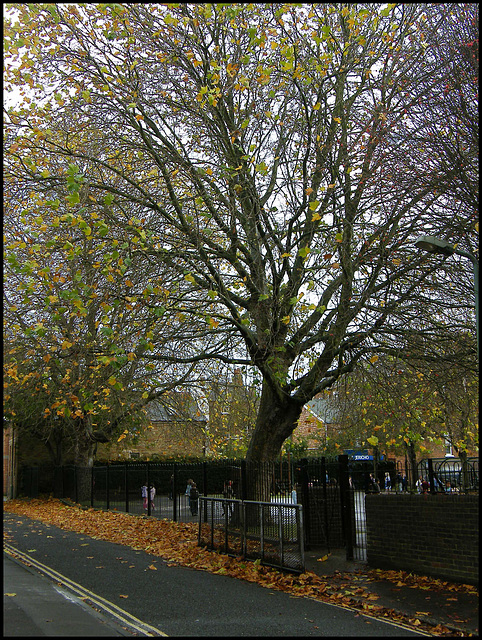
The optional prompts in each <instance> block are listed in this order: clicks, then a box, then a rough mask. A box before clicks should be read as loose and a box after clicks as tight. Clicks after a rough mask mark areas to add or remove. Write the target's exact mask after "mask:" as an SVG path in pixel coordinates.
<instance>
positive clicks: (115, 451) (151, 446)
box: [96, 422, 204, 461]
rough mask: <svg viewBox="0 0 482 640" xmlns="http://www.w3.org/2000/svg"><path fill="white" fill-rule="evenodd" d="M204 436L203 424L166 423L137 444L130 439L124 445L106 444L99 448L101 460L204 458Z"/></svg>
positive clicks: (116, 443) (143, 436)
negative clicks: (138, 457)
mask: <svg viewBox="0 0 482 640" xmlns="http://www.w3.org/2000/svg"><path fill="white" fill-rule="evenodd" d="M203 445H204V434H203V432H202V427H201V425H199V424H192V423H173V422H162V423H153V425H152V429H150V428H148V429H146V431H145V432H144V433H143V434H142V437H141V438H139V441H138V442H137V443H135V442H132V441H129V440H128V439H127V438H125V439H124V440H121V441H120V442H115V441H114V442H112V443H107V444H102V445H99V446H98V447H97V456H96V459H97V460H112V461H114V460H128V459H129V458H130V457H131V456H130V454H131V453H134V454H136V453H138V454H139V456H140V457H141V458H146V457H147V458H149V457H151V456H153V455H158V456H160V457H171V456H185V457H191V456H192V457H200V456H202V455H203V454H204V450H203Z"/></svg>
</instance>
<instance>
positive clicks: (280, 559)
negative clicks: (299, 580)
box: [198, 497, 305, 573]
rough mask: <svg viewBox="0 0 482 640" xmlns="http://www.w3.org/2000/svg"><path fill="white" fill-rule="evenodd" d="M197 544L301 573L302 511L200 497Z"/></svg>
mask: <svg viewBox="0 0 482 640" xmlns="http://www.w3.org/2000/svg"><path fill="white" fill-rule="evenodd" d="M199 503H200V510H199V533H198V544H199V545H200V546H204V547H206V548H207V549H210V550H212V551H218V552H221V553H225V554H227V555H232V556H243V557H244V558H246V559H248V560H255V561H256V560H259V561H260V563H261V564H265V565H268V566H273V567H276V568H281V569H288V570H290V571H295V572H299V573H303V571H304V567H305V559H304V532H303V507H302V506H301V505H300V504H293V503H290V502H287V501H286V502H262V501H254V500H236V499H226V498H207V497H200V499H199Z"/></svg>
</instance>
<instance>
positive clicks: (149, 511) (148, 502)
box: [146, 460, 151, 516]
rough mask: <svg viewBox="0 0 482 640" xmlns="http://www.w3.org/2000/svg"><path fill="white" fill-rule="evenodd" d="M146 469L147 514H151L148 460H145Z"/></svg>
mask: <svg viewBox="0 0 482 640" xmlns="http://www.w3.org/2000/svg"><path fill="white" fill-rule="evenodd" d="M146 464H147V470H146V485H147V515H148V516H150V515H151V477H150V468H149V460H147V462H146Z"/></svg>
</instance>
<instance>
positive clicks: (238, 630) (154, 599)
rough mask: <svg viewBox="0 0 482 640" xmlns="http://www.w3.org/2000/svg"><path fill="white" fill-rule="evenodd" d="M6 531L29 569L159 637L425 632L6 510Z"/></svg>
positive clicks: (136, 630) (402, 634)
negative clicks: (175, 562)
mask: <svg viewBox="0 0 482 640" xmlns="http://www.w3.org/2000/svg"><path fill="white" fill-rule="evenodd" d="M4 532H5V533H7V534H8V537H7V542H8V546H9V548H14V549H17V550H18V551H19V552H20V553H21V554H23V557H24V560H25V558H26V559H27V561H28V559H29V558H30V559H31V564H32V565H33V566H35V565H37V566H38V567H40V568H44V570H45V569H49V570H51V572H50V577H51V578H52V579H53V580H54V581H55V582H56V583H57V584H59V583H60V582H61V583H63V585H64V587H65V588H66V589H67V590H69V591H73V593H76V594H77V595H80V596H81V597H82V595H83V596H84V597H85V596H86V595H87V596H89V595H90V596H91V597H89V600H90V601H92V602H93V603H94V604H95V608H96V609H99V610H101V611H102V612H103V613H105V614H106V615H107V618H108V619H109V618H110V617H111V616H112V620H117V621H119V619H120V617H122V615H123V614H122V613H121V612H125V615H124V616H123V620H124V622H123V624H124V623H125V621H127V622H129V620H134V619H135V620H138V621H142V622H143V623H145V624H147V625H150V627H153V628H155V629H157V630H159V632H160V633H161V634H163V635H168V636H198V637H203V636H211V637H221V636H236V637H240V636H241V637H242V636H270V637H271V636H273V637H284V636H332V637H405V636H420V635H424V634H422V633H417V632H415V631H411V630H408V629H405V628H402V627H400V626H398V625H395V624H390V623H386V622H383V621H380V620H377V619H375V618H369V617H367V616H363V615H360V614H358V613H357V612H354V611H350V610H347V609H343V608H340V607H336V606H333V605H330V604H326V603H320V602H317V601H314V600H309V599H306V598H295V597H292V596H290V595H289V594H287V593H283V592H280V591H271V590H269V589H266V588H263V587H261V586H259V585H257V584H254V583H248V582H244V581H242V580H237V579H235V578H231V577H228V576H222V575H215V574H211V573H208V572H204V571H196V570H193V569H189V568H186V567H180V566H169V565H170V563H169V562H168V561H165V560H162V559H160V558H158V557H156V556H152V555H149V554H147V553H146V552H144V551H141V550H135V549H131V548H130V547H125V546H122V545H118V544H114V543H111V542H105V541H102V540H96V539H94V538H90V537H88V536H85V535H82V534H79V533H74V532H70V531H64V530H62V529H58V528H56V527H54V526H51V525H47V524H43V523H41V522H39V521H36V520H31V519H29V518H26V517H24V516H17V515H15V514H11V513H4ZM152 567H155V568H152ZM31 568H32V567H31ZM13 587H14V585H13V586H12V587H11V588H13ZM4 607H5V597H4ZM52 615H55V611H54V612H53V613H52ZM150 627H145V629H146V630H148V629H149V628H150ZM130 631H131V633H132V634H133V635H148V632H146V633H143V632H142V627H141V626H140V625H137V628H136V625H135V624H133V625H132V627H131V628H130ZM14 635H15V634H14ZM18 635H23V634H18ZM72 635H76V634H72ZM105 635H111V634H110V632H107V633H106V634H105ZM113 635H116V634H113ZM153 635H155V634H153Z"/></svg>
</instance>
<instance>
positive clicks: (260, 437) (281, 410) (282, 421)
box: [246, 382, 302, 502]
mask: <svg viewBox="0 0 482 640" xmlns="http://www.w3.org/2000/svg"><path fill="white" fill-rule="evenodd" d="M301 410H302V405H301V404H299V403H298V402H296V401H294V400H293V399H292V398H290V397H286V398H283V399H280V397H279V396H278V395H276V393H275V392H274V391H273V389H272V388H271V387H270V386H268V384H267V383H266V382H265V383H264V384H263V392H262V394H261V401H260V406H259V411H258V416H257V419H256V427H255V430H254V433H253V435H252V438H251V441H250V444H249V448H248V452H247V454H246V462H247V473H246V489H247V496H246V497H247V499H248V500H259V501H262V502H270V501H271V478H272V470H273V465H274V464H276V463H277V461H278V459H279V455H280V451H281V447H282V445H283V442H284V441H285V440H286V439H287V438H288V437H289V436H290V435H291V434H292V433H293V431H294V429H295V428H296V425H297V421H298V418H299V417H300V414H301Z"/></svg>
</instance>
